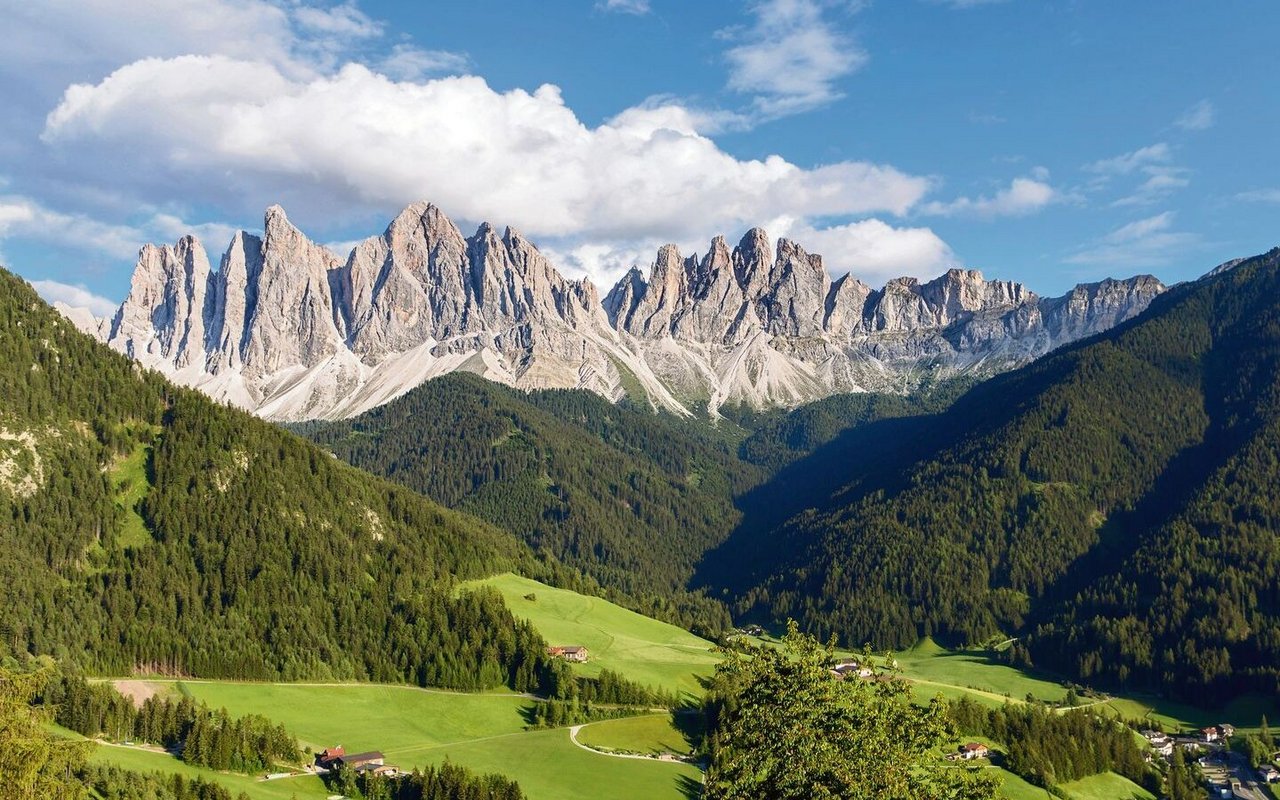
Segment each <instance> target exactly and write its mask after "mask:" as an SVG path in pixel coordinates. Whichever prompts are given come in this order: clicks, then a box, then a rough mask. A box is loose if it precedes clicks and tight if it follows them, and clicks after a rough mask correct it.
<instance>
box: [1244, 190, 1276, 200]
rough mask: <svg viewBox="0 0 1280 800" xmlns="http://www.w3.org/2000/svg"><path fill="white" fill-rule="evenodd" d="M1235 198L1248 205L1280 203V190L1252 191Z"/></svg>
mask: <svg viewBox="0 0 1280 800" xmlns="http://www.w3.org/2000/svg"><path fill="white" fill-rule="evenodd" d="M1235 197H1236V199H1237V200H1242V201H1244V202H1246V203H1280V189H1252V190H1250V191H1247V192H1240V193H1239V194H1237V195H1236V196H1235Z"/></svg>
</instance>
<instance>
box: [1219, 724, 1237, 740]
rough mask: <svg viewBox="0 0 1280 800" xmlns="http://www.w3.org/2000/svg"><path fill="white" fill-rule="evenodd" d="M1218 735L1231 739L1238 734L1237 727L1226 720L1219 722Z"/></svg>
mask: <svg viewBox="0 0 1280 800" xmlns="http://www.w3.org/2000/svg"><path fill="white" fill-rule="evenodd" d="M1218 735H1219V736H1221V737H1222V738H1223V739H1230V738H1231V737H1232V736H1235V735H1236V728H1235V726H1234V725H1228V724H1227V723H1225V722H1223V723H1219V725H1218Z"/></svg>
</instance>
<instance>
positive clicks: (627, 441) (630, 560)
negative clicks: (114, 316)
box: [296, 374, 761, 636]
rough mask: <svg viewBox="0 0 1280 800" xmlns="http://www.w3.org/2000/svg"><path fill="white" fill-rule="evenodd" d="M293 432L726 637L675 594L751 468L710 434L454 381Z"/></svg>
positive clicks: (725, 526) (727, 521) (648, 417)
mask: <svg viewBox="0 0 1280 800" xmlns="http://www.w3.org/2000/svg"><path fill="white" fill-rule="evenodd" d="M296 430H298V431H300V432H302V433H304V434H305V435H307V436H309V437H310V438H312V439H313V440H314V441H316V442H318V443H319V444H321V445H322V446H324V447H325V448H327V449H329V450H331V451H333V452H334V453H335V454H337V455H338V456H339V457H340V458H342V459H343V460H345V461H347V462H349V463H351V464H354V465H355V466H357V467H360V468H362V469H366V470H369V471H370V472H373V473H376V474H379V475H384V476H386V477H388V478H390V479H391V480H394V481H396V482H398V483H401V484H403V485H405V486H407V487H409V488H411V489H413V490H415V491H418V492H421V493H423V494H425V495H427V496H428V497H431V498H433V499H435V500H437V501H439V502H441V503H444V504H445V505H447V506H450V507H453V508H458V509H461V510H464V511H467V512H469V513H472V514H475V515H476V516H479V517H481V518H482V519H485V520H488V521H489V522H492V523H493V524H495V525H497V526H499V527H501V528H503V529H504V530H507V531H510V532H511V533H512V534H514V535H516V536H519V537H521V538H523V539H524V541H525V542H527V543H528V544H529V546H530V547H532V548H533V549H534V550H535V551H536V552H539V553H545V554H549V555H551V556H553V557H554V558H555V559H557V560H558V561H560V562H563V563H564V564H566V565H568V566H570V567H571V568H573V569H577V570H581V571H582V572H584V573H586V574H587V575H589V576H591V577H592V578H593V579H594V580H595V581H597V582H598V583H599V584H600V586H602V587H604V588H605V589H607V590H609V591H611V592H616V594H614V595H612V596H611V599H614V600H617V601H620V602H622V603H623V604H624V605H627V606H629V607H632V608H635V609H636V610H639V611H641V612H643V613H646V614H651V615H653V616H656V617H658V618H660V619H664V620H667V621H671V622H676V623H677V624H681V625H682V626H684V627H686V628H689V629H692V630H696V631H698V632H700V633H703V634H704V635H708V636H715V635H716V634H718V633H720V632H722V631H724V630H726V629H728V627H730V621H729V617H728V614H727V613H726V611H725V610H724V607H723V605H722V604H721V603H719V602H718V601H716V600H713V599H710V598H708V597H706V596H704V595H701V594H698V593H691V592H689V591H688V590H687V588H686V586H687V583H688V581H689V579H690V577H691V576H692V574H693V570H694V567H695V565H696V564H697V563H698V562H699V560H700V559H701V558H702V556H703V554H704V553H705V552H706V551H707V550H709V549H711V548H713V547H715V546H716V545H718V544H720V543H721V542H722V541H723V540H724V539H725V537H727V536H728V534H729V532H730V531H731V530H732V529H733V527H734V525H736V524H737V521H738V519H739V514H738V511H737V509H736V508H735V507H734V503H733V497H734V495H735V494H736V493H739V492H741V491H743V490H744V489H746V488H747V487H749V486H750V485H752V484H754V483H755V482H758V480H759V478H760V476H761V471H760V470H759V469H758V468H757V467H755V466H753V465H751V464H748V463H745V462H743V461H741V460H740V459H739V458H738V456H737V454H736V452H735V449H736V442H735V441H734V440H733V439H732V438H731V437H729V436H727V435H725V434H724V433H722V432H720V431H718V430H716V429H715V428H713V427H712V426H710V425H707V424H699V423H690V422H686V421H677V420H674V419H671V418H669V417H667V416H665V415H662V414H655V413H654V412H653V411H652V410H650V409H647V408H646V409H642V410H641V409H632V408H629V407H627V406H625V405H624V406H618V405H614V404H612V403H610V402H609V401H607V400H605V399H604V398H601V397H599V396H597V395H595V394H592V393H590V392H586V391H567V390H554V391H540V392H531V393H522V392H517V391H515V390H512V389H509V388H506V387H503V386H498V385H495V384H494V383H492V382H490V381H486V380H484V379H482V378H479V377H477V376H474V375H465V374H454V375H448V376H444V377H441V378H438V379H435V380H432V381H429V382H427V383H425V384H423V385H422V386H419V387H418V388H416V389H414V390H413V391H411V392H409V393H408V394H407V395H405V396H404V397H402V398H400V399H398V400H395V401H393V402H391V403H389V404H387V405H384V406H381V407H379V408H376V409H374V410H372V411H369V412H367V413H366V414H363V415H361V416H359V417H356V418H354V419H350V420H342V421H337V422H324V423H307V424H304V425H300V426H296Z"/></svg>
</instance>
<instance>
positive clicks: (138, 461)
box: [111, 445, 151, 548]
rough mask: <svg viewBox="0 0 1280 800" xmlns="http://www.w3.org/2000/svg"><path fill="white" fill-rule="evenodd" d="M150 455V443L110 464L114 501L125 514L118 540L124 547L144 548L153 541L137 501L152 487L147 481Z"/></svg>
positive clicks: (139, 501) (140, 500)
mask: <svg viewBox="0 0 1280 800" xmlns="http://www.w3.org/2000/svg"><path fill="white" fill-rule="evenodd" d="M150 455H151V448H150V447H149V446H147V445H139V446H138V447H136V448H134V450H133V452H132V453H130V454H129V455H127V456H125V457H123V458H121V459H119V460H118V461H116V463H115V464H114V465H112V467H111V485H112V486H113V487H115V497H114V498H113V501H114V503H115V505H116V507H117V508H119V509H120V510H121V511H123V512H124V514H125V517H124V525H123V526H122V527H121V529H120V533H119V535H118V537H117V539H116V543H117V544H118V545H119V546H120V547H122V548H123V547H141V546H142V545H144V544H147V543H148V542H150V541H151V534H150V533H148V532H147V525H146V523H145V522H143V520H142V515H141V514H139V513H138V504H139V503H141V502H142V498H143V497H145V496H146V494H147V491H148V490H149V489H150V488H151V484H150V483H149V482H148V481H147V459H148V458H149V457H150Z"/></svg>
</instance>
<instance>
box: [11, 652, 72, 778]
mask: <svg viewBox="0 0 1280 800" xmlns="http://www.w3.org/2000/svg"><path fill="white" fill-rule="evenodd" d="M48 678H49V675H48V674H47V673H44V672H36V673H27V674H17V673H14V672H10V671H9V670H6V669H4V668H3V667H0V776H2V778H3V779H2V780H0V800H25V799H26V798H33V797H58V798H63V800H75V798H81V797H87V796H88V793H87V792H86V791H85V787H84V784H82V783H81V782H80V780H79V778H78V773H79V771H80V769H81V767H83V766H84V762H85V759H86V758H87V757H88V755H89V747H90V745H88V744H87V743H84V742H76V741H72V740H69V739H62V738H59V737H56V736H54V735H53V734H52V733H51V732H50V731H49V728H48V727H47V726H46V725H45V722H46V719H45V716H44V715H43V714H42V711H41V710H40V709H37V708H33V707H32V706H31V704H30V703H31V699H32V698H33V697H35V696H36V694H37V693H39V691H40V689H41V687H42V686H43V685H44V683H45V682H46V681H47V680H48Z"/></svg>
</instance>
